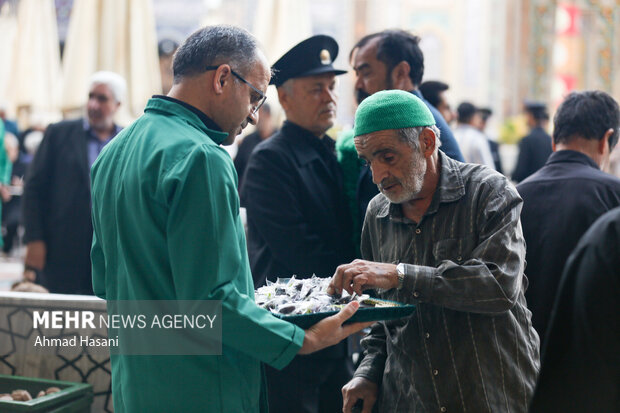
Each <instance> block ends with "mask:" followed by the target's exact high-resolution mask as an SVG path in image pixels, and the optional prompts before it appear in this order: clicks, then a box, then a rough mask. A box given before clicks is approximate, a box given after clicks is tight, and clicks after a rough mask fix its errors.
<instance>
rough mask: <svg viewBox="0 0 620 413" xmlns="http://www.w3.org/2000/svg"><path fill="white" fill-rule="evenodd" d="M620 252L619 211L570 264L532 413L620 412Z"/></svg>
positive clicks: (597, 227)
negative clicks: (619, 252) (619, 367)
mask: <svg viewBox="0 0 620 413" xmlns="http://www.w3.org/2000/svg"><path fill="white" fill-rule="evenodd" d="M618 251H620V208H615V209H613V210H612V211H609V212H607V213H606V214H605V215H603V216H602V217H601V218H599V219H598V220H597V221H596V222H595V223H594V224H592V226H591V227H590V229H589V230H588V231H587V232H586V233H585V235H584V236H583V237H582V238H581V241H579V244H578V245H577V247H576V248H575V250H574V251H573V253H572V255H571V256H570V258H569V260H568V263H567V264H566V268H565V269H564V274H563V275H562V281H561V283H560V289H559V292H558V296H557V298H556V301H555V305H554V309H553V317H552V320H551V323H550V324H549V334H548V337H547V338H548V340H547V345H546V348H545V349H544V352H543V357H542V364H541V367H540V376H539V378H538V383H537V385H536V390H535V392H534V398H533V400H532V405H531V407H530V413H548V412H562V413H581V412H601V413H602V412H607V413H612V412H617V411H618V406H620V375H619V374H618V365H619V364H620V358H619V357H620V353H619V352H618V348H619V347H620V329H619V327H620V313H619V312H618V308H619V307H620V254H618Z"/></svg>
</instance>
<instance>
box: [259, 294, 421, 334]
mask: <svg viewBox="0 0 620 413" xmlns="http://www.w3.org/2000/svg"><path fill="white" fill-rule="evenodd" d="M373 300H375V301H380V302H384V303H389V304H393V305H394V306H393V307H379V308H376V307H360V308H359V309H358V310H357V311H356V312H355V314H353V317H351V318H349V319H348V320H347V321H346V322H345V324H349V323H358V322H365V321H384V320H394V319H397V318H403V317H408V316H410V315H411V314H412V313H413V312H414V310H415V305H413V304H403V303H399V302H396V301H389V300H382V299H379V298H374V297H373ZM337 313H338V311H326V312H322V313H311V314H295V315H283V314H274V313H271V314H273V315H274V316H275V317H278V318H280V319H282V320H285V321H288V322H289V323H293V324H295V325H297V326H299V327H301V328H308V327H310V326H313V325H314V324H316V323H318V322H319V321H321V320H322V319H324V318H325V317H329V316H332V315H334V314H337Z"/></svg>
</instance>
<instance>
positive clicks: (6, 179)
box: [0, 121, 13, 185]
mask: <svg viewBox="0 0 620 413" xmlns="http://www.w3.org/2000/svg"><path fill="white" fill-rule="evenodd" d="M12 169H13V164H12V163H11V161H10V160H9V156H8V154H7V153H6V148H5V147H4V122H2V121H0V183H2V184H4V185H9V184H10V183H11V171H12Z"/></svg>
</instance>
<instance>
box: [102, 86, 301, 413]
mask: <svg viewBox="0 0 620 413" xmlns="http://www.w3.org/2000/svg"><path fill="white" fill-rule="evenodd" d="M226 137H227V134H226V133H223V132H217V131H213V130H210V129H208V128H207V127H206V126H205V124H204V123H203V122H202V120H201V119H200V118H199V117H198V115H196V114H195V113H194V112H192V111H191V110H189V109H188V108H186V107H184V106H182V105H180V104H178V103H175V102H172V101H168V100H164V99H161V98H153V99H151V100H150V101H149V102H148V104H147V106H146V109H145V114H144V115H143V116H142V117H141V118H140V119H138V120H137V121H136V122H134V123H133V124H132V125H131V126H129V127H128V128H126V129H124V130H123V131H122V132H121V133H120V134H119V135H118V136H117V137H116V138H115V139H113V140H112V142H110V143H109V144H108V145H107V146H106V147H105V148H104V149H103V151H102V152H101V155H100V156H99V158H98V159H97V161H96V162H95V163H94V165H93V167H92V170H91V183H92V202H93V228H94V234H93V246H92V251H91V258H92V263H93V289H94V292H95V294H96V295H97V296H99V297H101V298H104V299H107V300H221V301H222V343H223V344H222V353H223V354H222V355H221V356H127V355H125V356H114V355H113V356H112V360H111V362H112V392H113V396H114V408H115V411H116V412H117V413H122V412H173V411H184V412H203V411H210V412H211V411H212V412H257V411H266V410H267V406H266V402H265V400H264V399H263V396H264V390H265V389H264V388H261V386H264V384H263V381H262V377H263V376H262V371H261V364H260V362H264V363H267V364H269V365H271V366H273V367H275V368H282V367H284V366H286V365H287V364H288V363H289V362H290V361H291V360H292V358H293V356H295V354H296V353H297V352H298V351H299V349H300V348H301V345H302V343H303V339H304V331H303V330H302V329H300V328H299V327H296V326H294V325H292V324H290V323H287V322H284V321H281V320H279V319H277V318H275V317H273V316H272V315H271V314H269V313H268V312H267V311H266V310H263V309H259V308H258V307H256V305H255V304H254V286H253V283H252V277H251V274H250V269H249V263H248V258H247V251H246V241H245V234H244V230H243V225H242V223H241V219H240V217H239V198H238V195H237V175H236V172H235V168H234V166H233V162H232V160H231V158H230V156H229V155H228V154H227V153H226V151H225V150H224V149H223V148H221V147H220V146H219V143H220V142H222V141H223V140H224V139H225V138H226Z"/></svg>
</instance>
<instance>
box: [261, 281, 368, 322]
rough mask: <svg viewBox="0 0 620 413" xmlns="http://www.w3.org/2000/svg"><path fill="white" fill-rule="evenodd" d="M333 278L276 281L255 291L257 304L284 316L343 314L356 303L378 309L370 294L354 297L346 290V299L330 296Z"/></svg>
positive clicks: (344, 292) (343, 296) (268, 282)
mask: <svg viewBox="0 0 620 413" xmlns="http://www.w3.org/2000/svg"><path fill="white" fill-rule="evenodd" d="M330 280H331V278H319V277H316V276H312V278H307V279H297V278H295V276H293V277H291V278H278V279H277V280H276V281H275V282H271V281H267V285H265V286H263V287H260V288H259V289H258V290H256V292H255V294H254V295H255V300H256V304H257V305H258V306H260V307H263V308H265V309H267V310H269V311H271V312H272V313H275V314H281V315H299V314H313V313H322V312H328V311H339V310H340V309H341V308H342V307H344V306H345V305H346V304H347V303H349V302H351V301H352V300H356V301H359V302H360V304H362V305H364V306H366V307H369V306H374V304H372V303H371V301H372V300H371V299H370V297H369V296H367V295H362V296H355V297H352V296H351V295H350V294H349V293H348V292H346V291H343V292H342V296H340V297H336V296H332V295H329V294H327V286H328V285H329V282H330Z"/></svg>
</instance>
